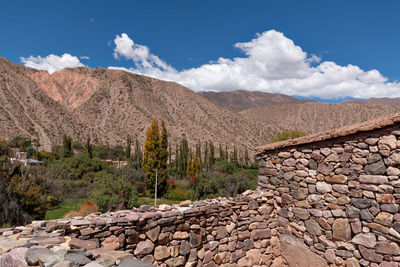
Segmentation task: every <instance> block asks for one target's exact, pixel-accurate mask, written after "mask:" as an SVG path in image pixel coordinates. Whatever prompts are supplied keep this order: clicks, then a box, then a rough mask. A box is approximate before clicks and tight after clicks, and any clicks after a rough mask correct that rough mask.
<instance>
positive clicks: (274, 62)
mask: <svg viewBox="0 0 400 267" xmlns="http://www.w3.org/2000/svg"><path fill="white" fill-rule="evenodd" d="M114 45H115V48H114V58H116V59H121V58H124V59H127V60H132V62H133V64H134V66H133V67H131V68H121V67H109V68H112V69H123V70H126V71H130V72H133V73H137V74H143V75H148V76H151V77H155V78H158V79H162V80H169V81H175V82H178V83H180V84H182V85H184V86H187V87H189V88H191V89H192V90H195V91H203V90H212V91H230V90H236V89H245V90H251V91H263V92H273V93H282V94H289V95H297V96H304V97H319V98H323V99H328V98H330V99H332V98H341V97H355V98H368V97H399V96H400V84H399V82H397V81H394V82H389V81H388V79H387V78H385V77H384V76H383V75H382V74H381V73H380V72H379V71H378V70H369V71H365V70H362V69H360V68H359V67H358V66H355V65H351V64H350V65H347V66H340V65H338V64H336V63H335V62H331V61H322V59H321V58H320V57H318V56H316V55H308V54H307V53H306V52H304V51H303V50H302V48H301V47H299V46H297V45H295V43H294V42H293V41H292V40H290V39H289V38H287V37H285V36H284V35H283V34H282V33H280V32H277V31H275V30H270V31H266V32H263V33H261V34H257V35H256V36H255V38H254V39H252V40H250V41H249V42H242V43H236V44H235V45H234V47H235V48H237V49H239V50H240V51H242V52H243V56H242V57H235V58H232V59H229V58H222V57H221V58H218V59H217V60H215V61H210V62H209V63H207V64H204V65H202V66H199V67H196V68H191V69H187V70H181V71H179V70H176V69H175V68H173V67H172V66H170V65H169V64H168V63H166V62H165V61H163V60H162V59H160V58H159V57H158V56H156V55H154V54H152V53H151V51H150V49H149V48H148V47H147V46H145V45H141V44H137V43H135V42H134V41H133V40H132V39H131V38H130V37H129V36H128V35H127V34H125V33H123V34H121V35H120V36H119V35H117V36H116V38H115V39H114Z"/></svg>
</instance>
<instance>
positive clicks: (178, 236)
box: [173, 232, 189, 239]
mask: <svg viewBox="0 0 400 267" xmlns="http://www.w3.org/2000/svg"><path fill="white" fill-rule="evenodd" d="M188 237H189V234H188V233H187V232H175V233H174V235H173V238H174V239H186V238H188Z"/></svg>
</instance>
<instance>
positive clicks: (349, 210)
mask: <svg viewBox="0 0 400 267" xmlns="http://www.w3.org/2000/svg"><path fill="white" fill-rule="evenodd" d="M346 215H347V217H349V218H358V217H360V210H359V209H357V208H356V207H353V206H351V205H346Z"/></svg>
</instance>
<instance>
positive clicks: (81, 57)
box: [80, 56, 90, 60]
mask: <svg viewBox="0 0 400 267" xmlns="http://www.w3.org/2000/svg"><path fill="white" fill-rule="evenodd" d="M80 59H84V60H89V59H90V57H88V56H80Z"/></svg>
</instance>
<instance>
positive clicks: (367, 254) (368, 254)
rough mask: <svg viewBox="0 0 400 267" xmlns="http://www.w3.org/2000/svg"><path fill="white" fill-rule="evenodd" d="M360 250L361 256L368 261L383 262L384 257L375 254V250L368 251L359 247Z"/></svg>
mask: <svg viewBox="0 0 400 267" xmlns="http://www.w3.org/2000/svg"><path fill="white" fill-rule="evenodd" d="M359 250H360V253H361V256H362V257H363V258H364V259H365V260H367V261H372V262H381V261H382V260H383V256H382V255H380V254H377V253H375V251H374V250H373V249H368V248H366V247H363V246H359Z"/></svg>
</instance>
